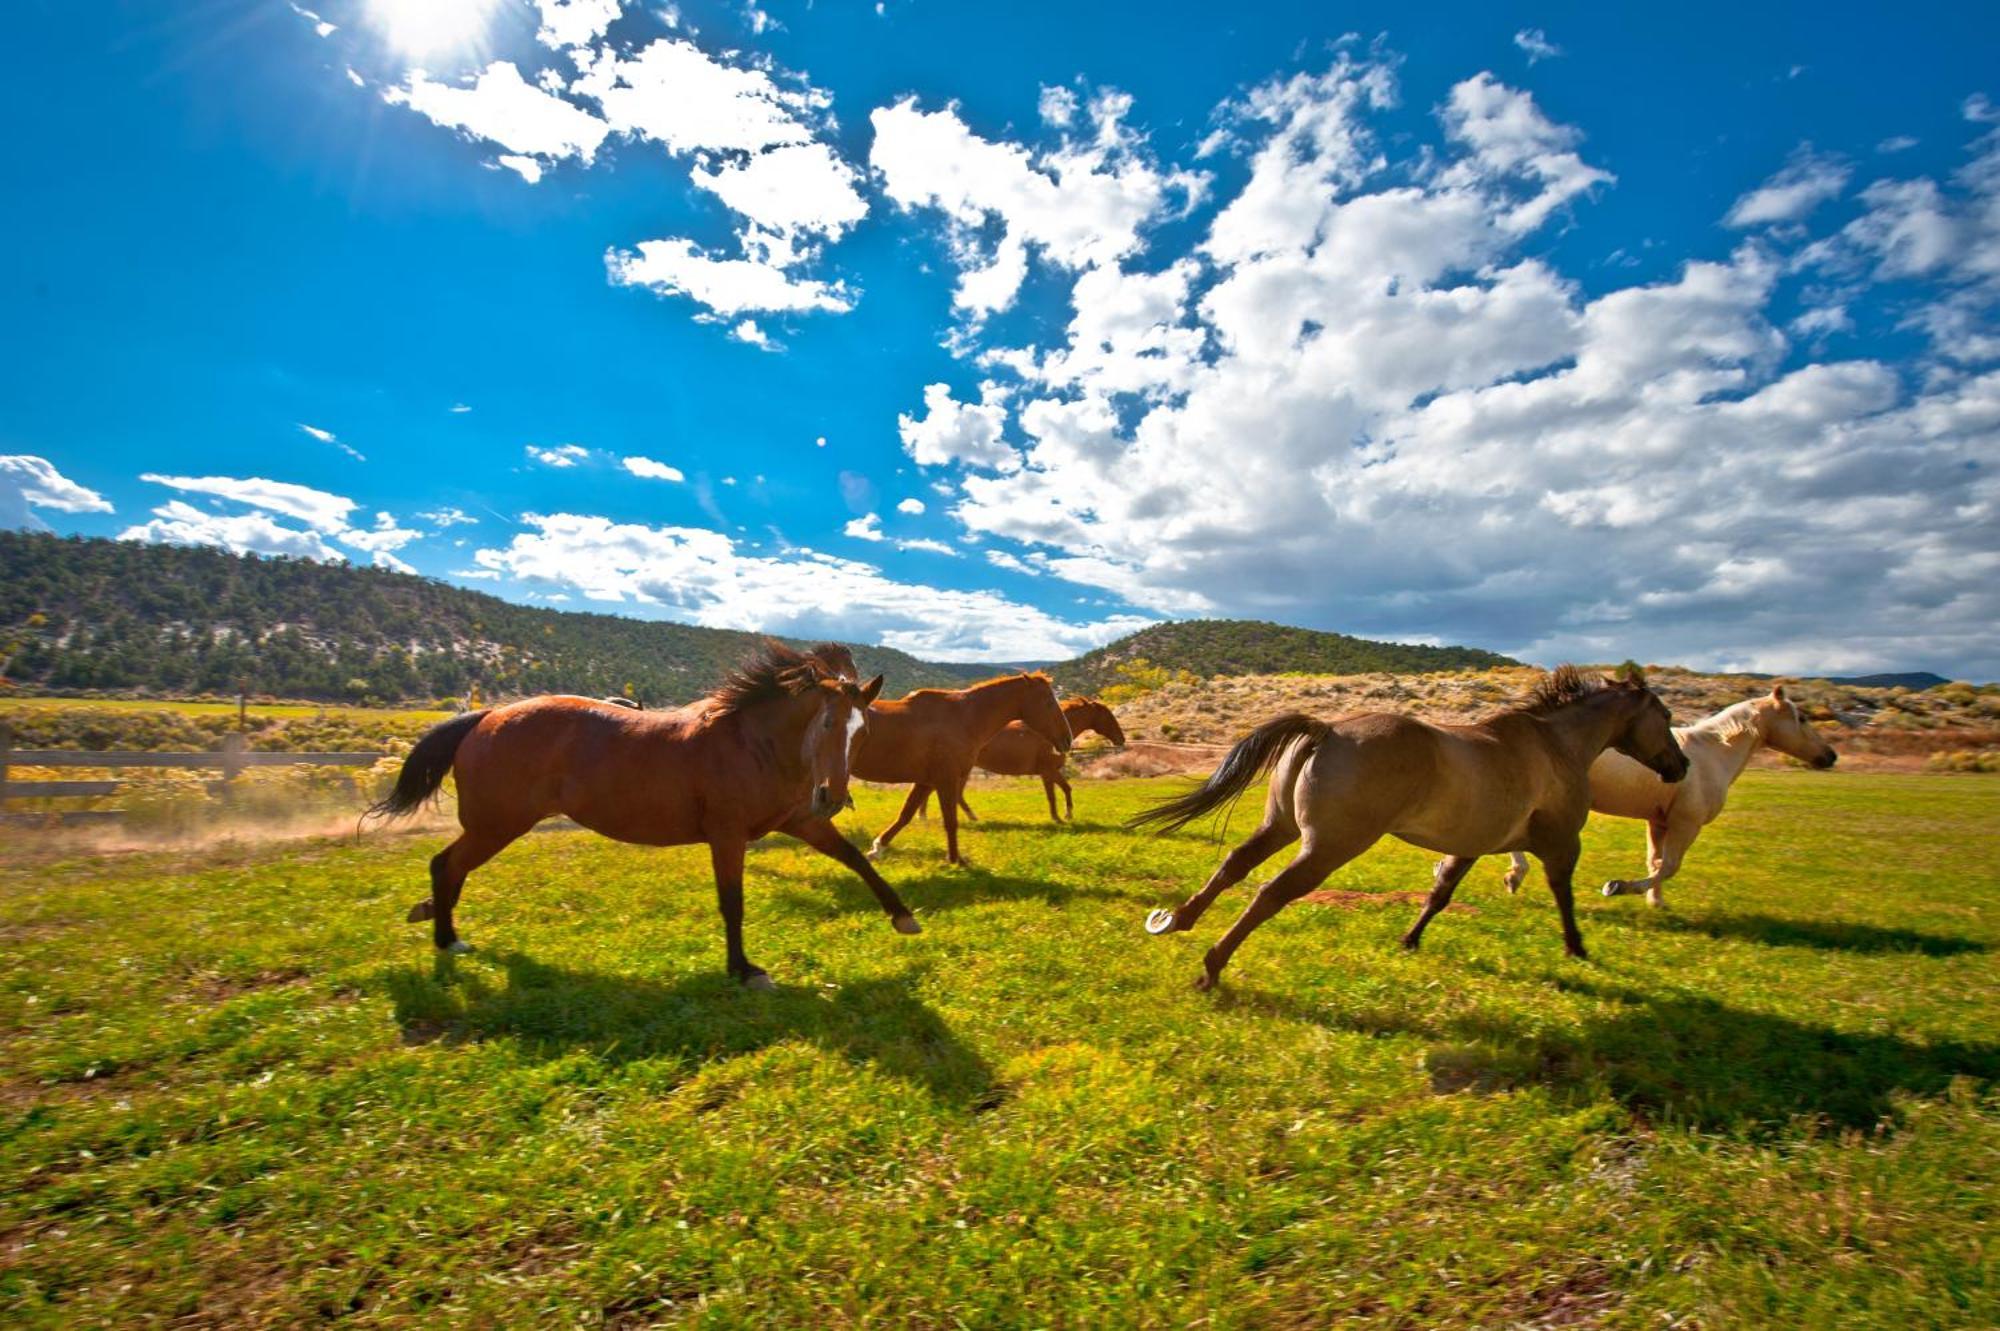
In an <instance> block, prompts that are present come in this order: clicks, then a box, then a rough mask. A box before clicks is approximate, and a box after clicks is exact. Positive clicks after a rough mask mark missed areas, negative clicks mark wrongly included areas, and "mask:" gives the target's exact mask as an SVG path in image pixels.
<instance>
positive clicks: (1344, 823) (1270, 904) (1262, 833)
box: [1128, 666, 1688, 989]
mask: <svg viewBox="0 0 2000 1331" xmlns="http://www.w3.org/2000/svg"><path fill="white" fill-rule="evenodd" d="M1607 748H1610V749H1616V750H1617V751H1618V752H1620V753H1622V754H1625V755H1626V756H1627V757H1630V758H1632V759H1634V760H1636V761H1637V762H1640V763H1643V764H1644V765H1645V766H1647V767H1649V768H1651V769H1652V770H1653V771H1654V772H1656V773H1658V774H1659V776H1660V778H1661V779H1662V780H1665V781H1678V780H1680V779H1681V778H1682V777H1683V776H1685V775H1687V770H1688V760H1687V757H1686V755H1684V754H1683V753H1682V752H1681V750H1680V746H1679V745H1678V744H1676V743H1675V742H1674V733H1673V723H1672V720H1671V718H1670V717H1669V716H1668V714H1667V708H1666V704H1664V703H1662V702H1661V701H1660V700H1659V698H1658V697H1657V696H1656V695H1655V694H1654V693H1653V691H1652V690H1651V689H1649V688H1647V687H1646V685H1645V682H1644V680H1643V679H1641V678H1639V677H1637V676H1634V677H1632V678H1630V679H1625V680H1619V681H1615V682H1613V681H1608V680H1607V681H1605V682H1604V683H1603V684H1593V683H1590V682H1589V681H1587V680H1585V679H1584V678H1583V676H1582V675H1580V674H1578V673H1577V671H1576V670H1575V669H1574V668H1573V667H1570V666H1563V667H1560V668H1559V669H1557V670H1556V672H1555V673H1554V674H1552V675H1550V676H1549V677H1548V678H1547V679H1545V680H1544V681H1543V682H1542V683H1541V685H1540V686H1539V687H1537V688H1536V690H1535V692H1534V695H1533V697H1532V698H1531V699H1530V701H1529V702H1528V703H1527V704H1526V705H1525V706H1523V707H1519V708H1515V709H1513V710H1511V711H1506V712H1501V713H1499V714H1498V715H1495V716H1491V717H1488V718H1487V719H1485V720H1483V721H1480V722H1477V723H1475V724H1473V725H1465V726H1446V725H1433V724H1431V723H1430V722H1427V721H1419V720H1417V719H1416V718H1414V717H1408V716H1401V715H1398V714H1396V713H1394V712H1362V713H1358V714H1356V715H1353V716H1345V717H1342V718H1340V719H1339V720H1336V721H1333V722H1326V721H1315V720H1314V719H1313V718H1311V717H1309V716H1304V715H1301V714H1299V713H1296V712H1294V713H1292V714H1290V715H1287V716H1281V717H1278V718H1277V719H1275V720H1272V721H1267V722H1265V723H1264V724H1263V725H1261V726H1259V727H1258V728H1257V729H1255V730H1253V731H1251V732H1250V734H1249V735H1248V736H1247V737H1246V738H1244V739H1243V740H1242V741H1241V742H1240V743H1238V744H1237V745H1236V747H1235V748H1233V749H1231V750H1230V751H1229V754H1228V756H1226V757H1225V758H1223V760H1222V765H1221V766H1220V767H1218V768H1216V769H1215V772H1214V774H1213V775H1212V776H1210V777H1209V778H1208V780H1207V781H1206V782H1204V783H1203V784H1202V785H1201V786H1199V787H1197V788H1196V789H1194V790H1192V791H1190V792H1188V793H1187V794H1185V795H1182V796H1180V797H1178V798H1176V799H1171V800H1167V801H1165V802H1163V803H1161V804H1159V805H1157V806H1156V807H1154V808H1152V809H1148V810H1147V811H1146V812H1144V813H1142V814H1139V815H1138V816H1137V817H1135V818H1133V819H1131V820H1130V823H1129V824H1128V825H1129V826H1133V827H1138V826H1143V825H1145V824H1149V823H1156V824H1159V825H1160V828H1161V830H1162V831H1171V830H1172V829H1174V828H1177V827H1182V826H1185V825H1186V824H1188V823H1190V822H1193V821H1194V820H1195V819H1196V818H1199V817H1201V816H1202V815H1203V814H1205V813H1208V812H1209V811H1210V810H1213V809H1216V808H1220V807H1221V806H1223V805H1224V804H1226V803H1229V802H1230V801H1232V800H1234V799H1235V798H1236V797H1237V796H1238V795H1240V794H1242V793H1243V790H1244V788H1245V787H1247V786H1248V785H1249V784H1250V782H1251V781H1252V780H1254V779H1255V778H1256V777H1257V775H1258V774H1259V773H1260V772H1263V771H1266V770H1270V771H1271V785H1270V793H1269V794H1268V796H1267V797H1266V798H1265V801H1264V823H1263V826H1261V827H1259V828H1258V829H1257V831H1256V832H1255V833H1253V834H1252V835H1251V837H1250V839H1249V840H1248V841H1245V842H1244V843H1243V844H1242V845H1240V846H1238V847H1237V848H1236V849H1235V850H1233V851H1231V852H1230V853H1229V856H1228V858H1226V859H1224V860H1223V862H1222V864H1221V866H1220V867H1219V868H1217V869H1216V871H1215V873H1214V874H1213V875H1212V876H1211V877H1210V878H1209V880H1208V882H1207V883H1206V884H1204V885H1203V887H1202V889H1201V890H1200V891H1199V892H1197V893H1195V894H1194V895H1193V896H1192V897H1189V898H1188V899H1187V901H1185V902H1184V903H1182V905H1181V906H1180V907H1179V908H1178V909H1176V910H1156V911H1154V912H1153V913H1152V915H1151V916H1149V917H1148V918H1147V920H1146V930H1147V932H1149V933H1155V934H1166V933H1178V932H1180V931H1181V930H1184V929H1192V928H1193V927H1194V925H1195V922H1196V921H1197V920H1199V919H1200V918H1201V916H1202V913H1203V912H1204V911H1206V910H1207V909H1208V908H1209V906H1210V904H1211V903H1213V902H1214V900H1215V899H1216V897H1217V896H1219V895H1221V893H1222V892H1223V891H1224V889H1226V888H1228V887H1229V886H1230V885H1231V884H1233V883H1237V882H1239V881H1241V880H1242V879H1243V878H1244V877H1245V876H1246V875H1248V874H1249V872H1250V871H1251V870H1252V869H1254V868H1256V867H1257V866H1258V865H1259V864H1261V863H1263V862H1264V861H1265V860H1266V859H1268V858H1270V857H1271V855H1272V854H1273V853H1275V852H1276V851H1278V850H1279V849H1280V848H1281V847H1284V846H1288V845H1290V844H1291V843H1292V842H1293V841H1296V840H1299V839H1300V838H1301V837H1303V844H1302V845H1301V846H1300V848H1299V853H1298V854H1297V855H1296V856H1295V857H1294V858H1293V860H1292V862H1291V863H1290V864H1288V865H1286V866H1285V867H1284V868H1283V869H1282V870H1280V871H1279V872H1278V874H1277V875H1276V876H1275V877H1273V878H1272V879H1271V880H1270V881H1269V882H1267V883H1265V884H1264V886H1263V887H1261V888H1259V889H1258V890H1257V895H1256V896H1255V897H1254V898H1253V899H1252V900H1251V902H1250V904H1249V906H1247V907H1246V908H1245V909H1244V911H1243V914H1242V915H1240V916H1239V917H1237V920H1236V923H1235V924H1233V925H1231V926H1230V927H1229V932H1228V933H1226V934H1224V935H1223V936H1222V938H1221V939H1220V940H1218V941H1217V942H1216V944H1215V946H1214V947H1211V948H1210V949H1209V950H1208V954H1207V956H1206V957H1205V958H1204V970H1203V973H1202V975H1201V978H1199V979H1198V980H1196V981H1195V988H1197V989H1210V988H1213V987H1214V986H1215V984H1216V982H1217V980H1219V979H1220V978H1221V976H1222V968H1223V967H1224V966H1226V965H1228V964H1229V958H1230V956H1231V954H1233V953H1234V952H1235V951H1236V949H1237V948H1239V947H1241V946H1242V945H1243V940H1244V939H1245V938H1247V937H1249V936H1250V933H1251V931H1252V930H1254V929H1256V927H1257V926H1258V925H1260V924H1262V923H1263V922H1264V921H1265V920H1268V919H1270V918H1271V917H1272V916H1273V915H1275V914H1277V913H1278V912H1279V911H1280V910H1282V909H1283V908H1284V907H1285V906H1286V905H1288V904H1290V903H1291V902H1293V901H1296V900H1297V899H1298V898H1300V897H1302V896H1304V895H1305V894H1306V893H1308V892H1310V891H1312V890H1313V889H1314V888H1315V887H1318V886H1319V885H1320V883H1321V882H1322V881H1324V880H1325V878H1326V876H1327V875H1328V874H1329V873H1331V872H1333V871H1334V870H1335V869H1337V868H1339V867H1340V866H1341V865H1343V864H1345V863H1347V861H1349V860H1351V859H1353V858H1354V857H1355V856H1357V855H1359V854H1360V853H1361V852H1362V851H1364V850H1367V849H1368V848H1369V847H1370V846H1372V845H1374V844H1375V843H1376V842H1377V841H1379V840H1380V839H1381V838H1382V837H1384V836H1394V837H1396V838H1398V839H1400V840H1403V841H1407V842H1409V843H1410V844H1411V845H1413V846H1421V847H1423V848H1424V849H1426V850H1435V851H1442V852H1443V853H1444V854H1446V855H1448V856H1450V857H1451V858H1449V859H1447V860H1445V861H1444V863H1442V864H1440V865H1439V866H1438V870H1437V882H1436V884H1435V886H1433V887H1432V889H1431V895H1430V899H1429V900H1428V901H1426V902H1425V903H1424V908H1423V913H1422V914H1420V915H1419V916H1418V917H1417V922H1416V923H1415V924H1413V925H1411V926H1410V931H1409V933H1407V934H1405V935H1404V937H1403V946H1404V947H1406V948H1409V949H1411V950H1413V951H1414V950H1415V949H1416V947H1417V944H1418V943H1419V942H1420V941H1421V940H1422V938H1423V934H1424V926H1425V925H1427V924H1429V923H1430V922H1431V919H1432V917H1433V916H1435V915H1436V914H1437V913H1438V912H1439V911H1441V910H1443V909H1444V908H1445V907H1446V906H1448V905H1450V904H1451V894H1452V891H1453V890H1454V889H1455V888H1456V887H1457V886H1458V882H1459V880H1460V879H1461V878H1463V877H1465V875H1466V872H1467V870H1469V869H1471V868H1472V866H1473V864H1474V863H1475V862H1477V860H1478V859H1479V857H1480V856H1482V855H1490V854H1493V853H1494V852H1496V851H1509V850H1527V851H1529V852H1531V853H1533V854H1534V855H1535V857H1536V858H1537V859H1539V860H1541V862H1542V869H1543V871H1544V872H1545V873H1546V874H1547V876H1548V880H1549V890H1550V891H1551V892H1552V893H1554V895H1555V899H1556V906H1557V908H1558V909H1559V910H1561V912H1562V930H1563V945H1564V947H1566V948H1567V949H1568V951H1569V954H1570V955H1571V956H1573V957H1581V956H1583V955H1584V952H1583V936H1582V935H1581V934H1579V933H1578V932H1577V928H1576V907H1575V902H1574V900H1573V898H1572V895H1571V892H1570V877H1571V875H1572V874H1573V873H1574V872H1575V870H1576V860H1577V853H1578V850H1579V847H1580V834H1581V832H1582V831H1583V824H1584V820H1585V819H1586V818H1588V817H1589V816H1590V764H1591V763H1592V762H1593V761H1594V760H1595V759H1596V757H1597V755H1598V754H1600V753H1602V752H1604V750H1605V749H1607Z"/></svg>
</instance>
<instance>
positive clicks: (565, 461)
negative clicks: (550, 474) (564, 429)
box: [525, 444, 590, 467]
mask: <svg viewBox="0 0 2000 1331" xmlns="http://www.w3.org/2000/svg"><path fill="white" fill-rule="evenodd" d="M525 449H526V451H527V454H528V457H529V458H530V459H531V460H533V461H535V462H539V463H541V464H542V465H543V466H544V467H574V466H575V465H576V464H577V463H579V462H581V461H583V460H584V459H585V458H587V457H589V456H590V450H589V449H587V448H585V447H584V446H583V445H582V444H557V445H556V446H555V447H553V448H543V447H542V446H541V445H539V444H528V445H525Z"/></svg>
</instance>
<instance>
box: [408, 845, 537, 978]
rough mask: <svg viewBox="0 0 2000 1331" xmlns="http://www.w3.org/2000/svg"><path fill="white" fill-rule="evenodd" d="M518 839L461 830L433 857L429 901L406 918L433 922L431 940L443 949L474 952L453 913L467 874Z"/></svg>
mask: <svg viewBox="0 0 2000 1331" xmlns="http://www.w3.org/2000/svg"><path fill="white" fill-rule="evenodd" d="M513 840H514V838H513V837H512V836H498V835H492V834H480V833H475V832H471V831H466V832H461V833H459V836H458V840H456V841H454V842H452V843H451V844H450V845H449V846H446V847H445V848H444V849H443V850H441V851H439V852H438V853H437V854H435V855H433V856H431V894H430V897H429V899H428V900H425V901H419V902H418V903H417V904H416V905H414V906H412V907H410V913H409V914H408V915H407V916H405V917H404V918H405V919H406V920H408V921H409V922H410V923H411V924H415V923H417V922H418V921H419V920H429V921H430V922H431V942H433V943H434V944H436V945H437V949H438V951H440V952H470V951H472V945H471V944H470V943H468V942H466V941H465V940H464V939H462V938H460V937H459V936H458V930H457V929H456V928H455V927H453V924H452V912H453V911H454V910H456V909H457V908H458V894H459V893H460V891H462V890H463V889H464V887H465V876H466V875H467V874H469V873H471V872H472V871H473V870H474V869H477V868H478V867H479V866H480V865H482V864H484V863H486V861H488V860H490V859H492V858H493V857H494V856H495V855H498V854H499V853H500V852H501V851H502V850H505V849H506V848H507V846H508V845H509V844H510V843H511V842H512V841H513Z"/></svg>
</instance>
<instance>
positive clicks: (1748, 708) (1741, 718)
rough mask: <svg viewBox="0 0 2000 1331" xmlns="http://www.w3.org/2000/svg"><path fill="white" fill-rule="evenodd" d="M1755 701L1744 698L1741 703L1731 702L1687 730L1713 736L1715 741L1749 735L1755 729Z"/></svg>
mask: <svg viewBox="0 0 2000 1331" xmlns="http://www.w3.org/2000/svg"><path fill="white" fill-rule="evenodd" d="M1757 701H1758V700H1757V699H1755V698H1745V699H1744V700H1743V701H1742V702H1733V703H1731V704H1729V706H1727V707H1725V708H1723V709H1722V710H1721V711H1719V712H1717V713H1715V714H1714V715H1712V716H1705V717H1703V718H1702V719H1701V720H1699V721H1697V722H1695V723H1694V724H1693V725H1692V726H1689V727H1688V729H1690V730H1699V731H1701V732H1703V733H1704V734H1709V735H1714V736H1715V737H1716V738H1717V739H1735V738H1737V737H1738V736H1739V735H1747V734H1750V733H1752V732H1753V731H1755V730H1756V729H1757Z"/></svg>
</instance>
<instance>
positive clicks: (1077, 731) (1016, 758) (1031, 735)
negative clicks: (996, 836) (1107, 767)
mask: <svg viewBox="0 0 2000 1331" xmlns="http://www.w3.org/2000/svg"><path fill="white" fill-rule="evenodd" d="M1062 714H1063V720H1065V721H1067V722H1069V733H1070V734H1072V735H1081V734H1082V733H1083V732H1084V731H1086V730H1094V731H1096V732H1097V733H1098V734H1100V735H1102V736H1104V737H1105V738H1106V739H1108V740H1110V741H1111V742H1112V743H1113V744H1116V745H1119V746H1120V747H1123V746H1124V743H1125V731H1124V728H1123V727H1121V726H1120V725H1119V724H1118V718H1117V717H1116V716H1114V715H1113V714H1112V711H1111V709H1110V708H1109V707H1106V706H1105V705H1104V704H1103V703H1101V702H1099V701H1097V699H1095V698H1064V699H1063V701H1062ZM972 765H973V766H974V767H977V768H978V769H979V770H980V771H982V772H991V773H993V775H995V776H1038V777H1040V778H1041V779H1042V793H1043V794H1045V795H1047V796H1048V797H1049V817H1050V818H1051V819H1054V820H1055V821H1056V822H1061V821H1062V816H1061V815H1060V814H1058V813H1057V812H1056V787H1058V786H1061V787H1062V793H1063V806H1064V807H1065V808H1066V809H1067V810H1068V811H1069V817H1070V821H1072V822H1074V821H1075V820H1076V796H1075V795H1073V794H1071V792H1070V788H1069V780H1068V779H1067V778H1066V777H1064V776H1063V756H1062V754H1060V753H1058V752H1056V746H1055V745H1053V744H1051V743H1049V742H1048V741H1047V740H1045V739H1043V738H1042V737H1041V736H1040V735H1037V734H1036V733H1035V732H1034V731H1032V730H1030V729H1028V728H1027V727H1026V726H1024V725H1022V724H1021V723H1020V722H1019V721H1009V722H1008V723H1007V724H1006V725H1004V726H1002V727H1001V728H1000V733H999V734H997V735H995V736H994V737H993V738H992V739H989V740H987V741H986V747H985V748H983V749H981V750H980V751H979V756H978V757H976V758H974V759H973V760H972ZM958 809H959V812H960V813H963V814H964V815H965V816H966V817H967V818H970V819H971V820H972V821H973V822H975V823H976V822H978V821H979V815H978V814H976V813H974V812H973V811H972V806H971V805H970V804H967V803H966V802H965V794H964V792H962V791H961V792H960V793H959V797H958ZM917 813H918V815H919V816H921V815H922V814H923V813H924V809H923V808H922V807H919V808H918V809H917Z"/></svg>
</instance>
